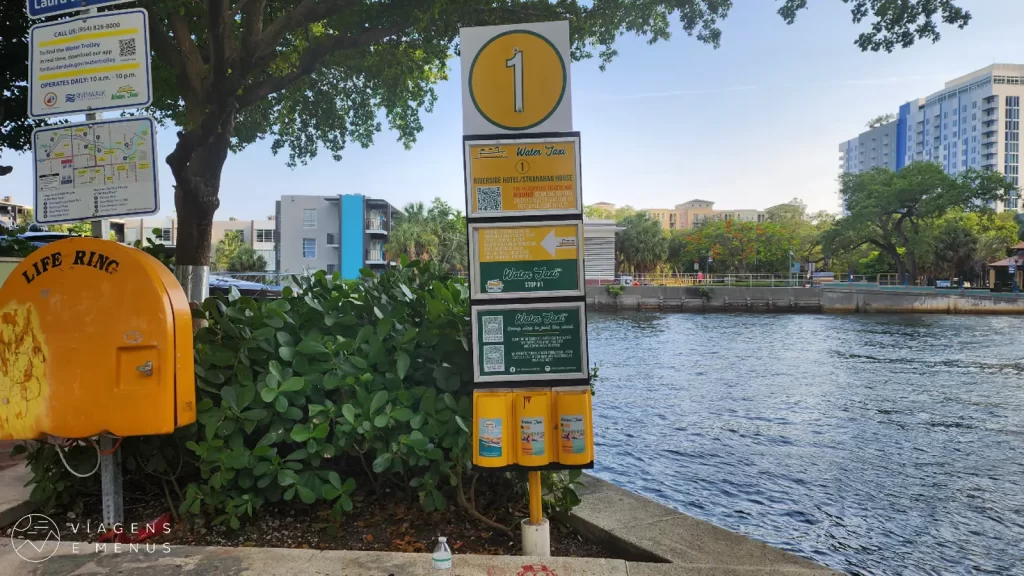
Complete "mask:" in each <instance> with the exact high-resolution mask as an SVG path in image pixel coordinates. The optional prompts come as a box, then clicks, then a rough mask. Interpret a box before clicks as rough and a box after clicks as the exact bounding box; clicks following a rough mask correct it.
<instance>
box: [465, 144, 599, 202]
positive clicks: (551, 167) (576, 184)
mask: <svg viewBox="0 0 1024 576" xmlns="http://www.w3.org/2000/svg"><path fill="white" fill-rule="evenodd" d="M463 153H464V154H465V164H466V205H467V207H468V210H467V215H468V216H470V217H476V216H488V217H489V216H531V215H541V214H582V213H583V190H582V188H581V186H580V177H579V176H580V138H579V135H572V136H566V137H560V138H528V139H517V140H467V141H466V142H465V148H464V150H463Z"/></svg>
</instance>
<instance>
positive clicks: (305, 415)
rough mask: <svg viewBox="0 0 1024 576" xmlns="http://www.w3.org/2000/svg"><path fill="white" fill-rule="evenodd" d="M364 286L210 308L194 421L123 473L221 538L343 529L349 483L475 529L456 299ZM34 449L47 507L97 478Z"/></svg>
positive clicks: (386, 278) (458, 285)
mask: <svg viewBox="0 0 1024 576" xmlns="http://www.w3.org/2000/svg"><path fill="white" fill-rule="evenodd" d="M363 276H364V277H363V278H362V279H360V280H358V281H354V282H353V281H341V280H339V279H338V275H337V274H334V275H327V274H325V273H324V272H317V273H315V274H312V275H307V276H302V277H296V278H295V279H294V281H295V283H297V288H298V289H297V290H292V289H291V288H289V287H286V288H284V290H283V293H282V297H281V298H279V299H276V300H254V299H252V298H249V297H243V296H240V295H239V294H238V293H237V292H235V291H232V293H231V294H230V295H229V296H226V297H214V298H210V299H208V300H207V301H206V302H205V303H204V304H203V306H202V312H203V314H204V315H205V317H206V321H207V326H205V327H204V328H202V329H200V330H199V332H198V333H197V334H196V337H195V359H196V385H197V411H198V418H197V423H196V424H195V425H192V426H189V427H187V428H183V429H181V430H179V431H178V432H176V433H175V434H174V435H173V436H170V437H145V438H138V439H126V440H125V441H124V443H123V444H122V447H121V450H122V458H123V460H124V462H125V469H126V475H127V476H129V477H131V476H133V475H134V476H135V479H136V480H138V481H142V482H147V483H149V486H150V488H151V489H153V488H155V487H157V486H162V489H163V493H165V494H166V495H167V499H168V500H169V501H172V502H173V501H174V498H173V497H172V495H171V494H172V492H171V489H172V488H173V490H174V492H175V493H176V494H177V496H178V501H179V502H180V503H179V504H178V509H179V512H180V513H183V514H190V515H201V516H203V517H209V518H212V520H213V522H214V523H215V524H221V523H226V524H228V525H229V526H231V527H233V528H238V527H239V526H240V525H241V523H242V522H243V520H244V519H245V518H246V517H250V516H252V515H253V514H254V512H255V511H256V510H258V509H259V508H260V507H261V506H263V505H264V504H266V503H268V502H278V501H294V500H297V501H299V502H302V503H304V504H314V503H317V502H327V503H330V505H331V508H332V512H333V514H334V515H335V516H336V517H340V516H342V515H343V514H344V513H345V512H347V511H349V510H351V509H352V506H353V503H352V499H351V494H352V492H353V490H355V488H356V483H357V481H359V480H361V479H368V480H369V481H370V482H371V483H372V484H373V488H376V489H378V490H379V488H380V487H381V486H382V485H384V484H388V485H393V486H397V487H401V488H402V489H403V490H404V491H405V492H406V493H407V494H409V496H410V497H412V498H416V499H418V500H419V502H420V504H421V505H422V506H423V508H424V509H425V510H428V511H430V510H441V509H445V508H446V507H447V506H448V504H449V501H450V500H452V499H455V501H457V502H458V503H459V504H460V505H461V506H463V507H464V508H465V509H466V510H467V511H468V512H469V513H470V514H471V515H473V516H475V517H477V518H478V519H480V520H483V521H485V522H486V521H487V520H486V519H485V518H483V517H482V516H481V515H479V514H478V513H477V512H476V511H475V509H474V508H473V504H472V502H473V501H474V499H473V497H472V495H471V494H470V495H468V496H467V493H468V492H469V491H470V488H469V487H471V486H474V485H475V482H471V480H472V478H473V477H474V476H475V475H477V474H478V472H479V471H477V470H474V469H473V468H472V465H471V444H470V442H471V440H470V439H471V435H470V432H469V423H470V422H471V411H472V408H471V391H472V389H471V385H470V383H471V381H472V377H471V376H472V372H471V371H472V362H471V357H470V353H469V349H470V347H469V340H468V334H469V321H468V289H467V287H466V286H465V284H464V283H463V282H462V281H461V280H459V279H457V278H454V277H452V276H451V275H449V274H447V273H446V272H444V271H443V270H441V269H440V268H439V267H437V266H436V265H434V264H432V263H429V262H419V261H413V262H405V261H403V263H402V264H401V265H399V266H396V267H394V268H392V269H391V270H389V271H387V272H385V273H383V274H381V275H380V276H379V277H378V276H375V275H374V274H373V273H371V272H370V271H368V270H364V271H363ZM182 446H184V447H185V448H184V449H182V448H181V447H182ZM30 450H31V453H30V455H29V463H30V466H31V467H32V471H33V480H32V482H33V483H34V484H35V487H34V489H33V492H32V498H33V500H35V501H36V502H39V503H40V504H42V505H43V506H44V508H52V507H54V506H68V505H70V504H73V503H74V501H75V498H76V497H77V494H78V493H79V491H81V490H90V489H93V490H94V489H96V488H98V482H99V481H98V478H96V477H95V476H94V477H92V478H90V479H87V480H85V481H83V480H79V479H77V478H73V477H72V476H71V475H70V474H68V473H67V472H66V471H65V470H64V467H63V465H62V464H61V463H60V461H59V460H58V459H56V455H55V453H54V452H53V450H54V449H53V447H52V445H50V444H34V445H33V447H31V448H30ZM68 456H69V462H70V463H71V464H72V465H73V466H74V467H75V468H76V469H78V470H88V469H90V468H91V465H92V464H94V463H95V453H94V452H93V451H91V450H90V449H87V448H85V447H78V448H73V449H71V450H70V451H69V453H68ZM578 477H579V473H578V472H574V473H572V474H569V473H550V474H546V475H545V478H544V487H545V493H546V494H547V496H548V500H549V502H548V504H549V506H552V507H554V508H556V509H560V510H567V509H571V508H572V506H575V505H576V504H577V503H578V502H579V498H578V497H577V495H576V492H575V486H576V484H577V478H578ZM129 479H130V478H126V484H127V483H128V480H129ZM515 479H516V480H517V481H522V480H523V478H520V477H519V476H515ZM158 481H159V484H157V482H158ZM186 482H187V485H186V484H185V483H186ZM182 485H185V488H184V489H183V490H182V489H181V488H180V486H182ZM157 493H159V492H157Z"/></svg>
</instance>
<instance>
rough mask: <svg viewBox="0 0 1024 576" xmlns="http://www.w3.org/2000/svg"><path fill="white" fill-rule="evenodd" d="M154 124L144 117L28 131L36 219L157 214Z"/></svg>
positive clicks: (46, 221) (51, 220)
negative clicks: (33, 158) (33, 175)
mask: <svg viewBox="0 0 1024 576" xmlns="http://www.w3.org/2000/svg"><path fill="white" fill-rule="evenodd" d="M155 128H156V126H155V123H154V122H153V119H152V118H149V117H145V116H143V117H134V118H121V119H117V120H105V121H99V122H86V123H83V124H62V125H58V126H50V127H47V128H39V129H37V130H36V131H35V132H33V133H32V142H33V146H32V149H33V151H34V153H35V162H34V163H33V164H34V168H35V170H34V173H35V197H34V203H33V208H34V211H35V212H34V213H35V219H36V222H38V223H40V224H57V223H60V222H77V221H81V220H96V219H102V218H115V217H119V216H143V215H150V214H156V213H157V212H158V211H159V210H160V202H159V200H160V195H159V193H158V190H157V169H156V162H155V159H156V136H155V133H154V130H155Z"/></svg>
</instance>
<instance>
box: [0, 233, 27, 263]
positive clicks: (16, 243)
mask: <svg viewBox="0 0 1024 576" xmlns="http://www.w3.org/2000/svg"><path fill="white" fill-rule="evenodd" d="M35 249H36V248H35V246H33V245H32V244H31V243H29V242H27V241H25V240H22V239H20V238H18V233H17V232H16V231H10V232H3V231H0V256H2V257H7V258H24V257H25V256H28V255H29V254H31V253H32V251H33V250H35Z"/></svg>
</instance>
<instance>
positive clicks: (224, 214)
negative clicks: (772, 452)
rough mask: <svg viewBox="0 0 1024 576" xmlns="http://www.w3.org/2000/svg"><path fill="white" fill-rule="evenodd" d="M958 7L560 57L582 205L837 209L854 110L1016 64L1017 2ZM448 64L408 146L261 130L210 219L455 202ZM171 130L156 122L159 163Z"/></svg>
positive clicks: (972, 1)
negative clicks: (289, 197)
mask: <svg viewBox="0 0 1024 576" xmlns="http://www.w3.org/2000/svg"><path fill="white" fill-rule="evenodd" d="M958 1H959V3H960V4H961V5H962V6H964V7H965V8H967V9H969V10H970V11H971V13H972V14H973V16H974V19H973V20H972V21H971V23H970V25H968V27H967V28H966V29H964V30H957V29H955V28H952V27H949V26H942V27H941V28H940V31H941V33H942V39H941V40H940V41H939V42H938V43H937V44H932V43H930V42H925V43H920V42H919V43H918V44H916V45H915V46H913V47H911V48H909V49H898V50H897V51H896V52H893V53H892V54H885V53H881V54H876V53H863V52H861V51H860V50H859V49H858V48H857V47H856V46H854V45H853V41H854V39H855V38H856V36H857V34H858V33H859V32H860V31H861V30H864V29H866V28H867V26H868V23H862V24H860V25H855V24H853V23H852V22H851V19H850V13H849V5H847V4H844V3H843V2H841V1H840V0H823V1H818V2H811V3H810V8H809V9H808V10H804V11H802V12H800V14H799V16H798V18H797V22H796V23H795V24H794V25H792V26H787V25H786V24H785V23H784V22H783V21H782V19H781V18H780V17H779V16H778V15H777V14H775V10H776V9H777V8H778V6H779V2H769V1H767V0H736V1H735V2H734V7H733V9H732V12H731V14H730V16H729V17H728V18H727V19H726V20H725V21H723V22H722V23H721V25H720V27H721V29H722V32H723V33H722V42H721V44H722V45H721V48H719V49H718V50H715V49H713V48H711V47H710V46H707V45H704V44H701V43H700V42H698V41H697V40H696V39H693V38H689V37H687V36H686V35H685V33H683V32H682V31H681V29H680V27H679V26H678V24H677V25H676V26H675V29H676V32H675V33H674V35H673V37H672V39H671V40H670V41H668V42H659V43H657V44H655V45H648V44H647V42H646V40H644V39H641V38H637V37H634V36H624V37H622V38H621V39H620V40H619V42H618V44H617V46H616V47H617V48H618V50H619V57H618V58H617V59H616V60H615V61H614V62H612V63H611V64H610V65H609V66H608V69H607V71H605V72H601V71H600V70H599V69H598V62H597V61H596V60H588V61H583V62H576V63H573V64H572V69H571V86H572V103H573V117H574V118H573V124H574V129H576V130H578V131H580V133H581V140H582V144H581V148H582V171H583V172H582V176H581V180H582V183H583V200H584V203H586V204H592V203H595V202H611V203H614V204H618V205H626V204H628V205H631V206H633V207H636V208H670V207H672V206H674V205H676V204H679V203H682V202H685V201H687V200H691V199H695V198H700V199H704V200H711V201H713V202H715V207H716V208H721V209H740V208H756V209H763V208H766V207H768V206H772V205H774V204H778V203H781V202H785V201H788V200H789V199H791V198H794V197H796V198H800V199H802V200H803V201H804V202H805V203H806V204H807V205H808V207H809V209H811V210H829V211H838V209H839V199H838V195H837V192H838V186H837V184H836V177H837V175H838V171H839V152H838V146H839V143H840V142H842V141H845V140H848V139H850V138H853V137H854V136H856V135H857V134H858V133H859V132H861V131H863V130H864V124H865V122H867V120H868V119H870V118H872V117H874V116H877V115H879V114H884V113H887V112H892V113H896V112H897V109H898V107H899V105H900V104H902V103H904V102H906V101H908V100H911V99H913V98H918V97H923V96H927V95H928V94H931V93H932V92H936V91H938V90H940V89H941V88H942V87H943V84H944V83H945V82H946V81H947V80H952V79H953V78H955V77H957V76H960V75H963V74H966V73H968V72H971V71H973V70H976V69H978V68H982V67H984V66H987V65H989V64H992V63H994V62H1003V63H1024V35H1022V34H1021V33H1020V23H1021V22H1024V2H1020V1H1019V0H958ZM450 68H451V70H450V79H449V80H448V81H446V82H444V83H443V84H441V85H439V86H438V87H437V92H438V96H439V100H438V103H437V105H436V106H435V108H434V111H433V112H432V113H430V114H424V115H423V124H424V130H423V132H422V133H421V134H420V136H419V138H418V141H417V143H416V144H415V145H414V146H413V148H412V149H411V150H409V151H406V150H405V149H404V147H403V146H402V145H400V144H399V143H397V142H396V135H395V133H393V132H390V131H384V132H382V133H381V134H379V135H378V136H377V137H376V139H375V142H374V145H373V146H372V147H371V148H369V149H362V148H359V147H358V146H355V147H352V148H349V149H347V150H346V151H345V153H344V158H343V160H342V161H341V162H335V161H334V160H333V159H331V157H330V155H329V154H327V153H322V154H321V155H320V156H319V157H318V158H316V159H315V160H313V161H312V162H310V163H309V164H308V165H306V166H301V165H300V166H298V167H297V168H294V169H291V168H288V167H287V166H286V165H285V161H286V159H287V157H286V153H285V152H282V153H280V154H279V155H278V156H276V157H275V156H274V155H273V154H272V153H271V152H270V143H269V140H265V141H262V142H258V143H257V144H255V145H253V146H250V147H248V148H247V149H245V150H243V151H242V152H240V153H238V154H234V155H232V156H230V157H229V158H228V160H227V163H226V165H225V168H224V172H223V177H222V182H221V191H220V198H221V206H220V209H219V210H218V212H217V215H216V219H218V220H227V219H228V218H229V217H235V218H238V219H243V220H248V219H264V218H266V217H267V216H269V215H271V214H273V213H274V201H275V200H277V199H278V198H279V197H280V196H282V195H286V194H309V195H337V194H352V193H359V194H365V195H368V196H372V197H375V198H383V199H385V200H388V201H389V202H391V203H392V204H394V205H396V206H404V205H405V204H406V203H408V202H412V201H423V202H429V201H430V200H431V199H433V198H434V197H440V198H442V199H444V200H446V201H448V202H449V203H451V204H452V205H454V206H456V207H460V208H462V207H464V206H465V192H464V186H463V174H462V146H461V137H462V112H461V110H462V109H461V106H462V102H461V94H460V81H461V78H460V74H459V69H458V68H459V67H458V61H456V60H454V59H453V60H452V61H451V63H450ZM175 138H176V136H175V134H174V131H173V130H172V129H165V130H161V131H160V132H159V134H158V139H157V147H158V150H157V151H158V153H159V154H160V155H161V157H165V156H166V155H167V153H168V152H170V151H171V150H172V149H173V145H174V143H175ZM3 160H4V163H5V164H8V163H9V164H13V166H14V167H15V171H14V172H13V173H12V174H10V175H8V176H5V177H3V178H0V195H12V196H14V198H15V200H16V201H19V202H22V203H25V204H31V203H32V173H31V163H30V161H29V156H28V155H15V154H12V153H10V152H4V154H3ZM159 169H160V197H161V214H162V215H164V216H172V215H173V213H174V195H173V188H172V184H173V181H174V180H173V178H172V176H171V174H170V169H169V168H168V167H167V165H166V164H164V163H163V162H161V163H160V166H159Z"/></svg>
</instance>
